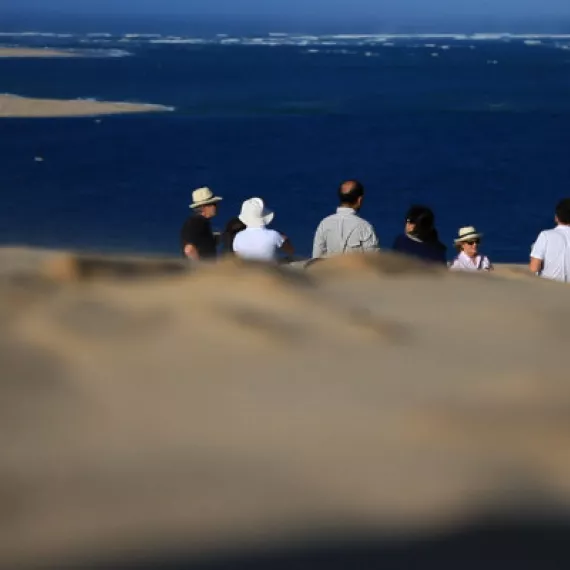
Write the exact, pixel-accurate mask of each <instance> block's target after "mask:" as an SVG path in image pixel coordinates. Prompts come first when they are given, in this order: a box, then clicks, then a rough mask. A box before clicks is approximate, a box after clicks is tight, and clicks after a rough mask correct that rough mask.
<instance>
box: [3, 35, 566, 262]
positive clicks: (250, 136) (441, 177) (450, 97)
mask: <svg viewBox="0 0 570 570" xmlns="http://www.w3.org/2000/svg"><path fill="white" fill-rule="evenodd" d="M0 45H20V46H21V45H30V46H50V47H61V48H66V49H75V50H82V51H83V52H84V53H85V54H86V55H88V56H89V57H85V58H76V59H75V58H74V59H0V92H4V93H15V94H19V95H23V96H33V97H53V98H71V99H75V98H95V99H100V100H112V101H136V102H149V103H159V104H163V105H167V106H173V107H175V109H176V110H175V111H174V112H171V113H164V114H156V115H155V114H148V115H136V116H115V117H103V118H101V119H100V120H96V119H94V118H79V119H41V120H38V119H35V120H29V119H3V120H0V191H1V192H2V197H3V199H2V208H1V209H0V242H2V243H18V244H22V243H25V244H33V245H45V246H58V247H60V246H61V247H74V248H86V249H94V250H102V251H110V250H113V251H117V250H119V251H149V252H151V251H152V252H163V253H171V254H177V253H178V232H179V229H180V226H181V224H182V222H183V220H184V219H185V217H186V216H187V215H188V203H189V200H190V194H191V191H192V189H193V188H195V187H198V186H202V185H208V186H210V187H212V188H213V189H214V190H215V191H216V193H218V194H220V195H222V196H224V198H225V200H224V202H223V207H222V209H221V212H220V216H219V218H216V220H215V221H216V224H217V225H218V227H219V228H221V227H222V226H223V224H224V223H225V221H226V220H227V219H228V218H230V217H232V216H234V215H235V214H236V213H237V212H238V211H239V206H240V204H241V201H242V200H244V199H246V198H248V197H250V196H254V195H259V196H262V197H264V198H265V200H266V201H267V203H268V205H269V206H270V207H272V208H273V209H275V211H276V218H275V223H274V225H275V227H277V228H278V229H280V230H282V231H284V232H285V233H287V234H288V235H289V236H290V237H291V238H292V240H293V242H294V244H295V245H296V246H297V249H298V251H299V252H300V253H301V254H308V253H309V252H310V249H311V243H312V237H313V232H314V229H315V227H316V225H317V224H318V222H319V220H320V219H321V218H322V217H323V216H325V215H327V214H328V213H330V212H332V211H333V210H334V208H335V207H336V187H337V186H338V184H339V182H340V181H342V180H343V179H346V178H352V177H355V178H358V179H360V180H361V181H362V182H363V183H364V184H365V186H366V189H367V195H366V200H365V205H364V209H363V211H362V215H363V216H364V217H366V218H367V219H369V220H370V221H371V222H372V223H373V224H374V225H375V226H376V228H377V231H378V234H379V237H380V240H381V243H382V244H383V245H385V246H389V245H391V243H392V240H393V239H394V236H395V235H396V234H397V233H398V232H400V231H401V229H402V227H403V219H404V215H405V211H406V209H407V208H408V206H409V205H410V204H412V203H418V202H419V203H425V204H428V205H430V206H431V207H432V208H433V209H434V211H435V212H436V217H437V222H438V228H439V230H440V234H441V237H442V238H443V240H444V241H445V242H447V243H448V244H451V241H452V239H453V236H454V234H455V233H456V231H457V228H458V227H459V226H464V225H476V226H477V227H478V228H480V229H481V230H482V231H483V232H484V233H485V236H486V238H485V250H486V252H487V253H488V254H489V255H490V256H491V257H492V259H494V260H495V261H505V262H507V261H508V262H518V261H525V260H526V259H527V258H528V252H529V248H530V244H531V243H532V241H533V240H534V238H535V237H536V234H537V232H538V231H539V230H540V229H543V228H544V227H547V226H550V225H552V215H553V214H552V212H553V208H554V205H555V203H556V201H557V200H558V199H559V198H561V197H564V196H569V195H570V160H569V159H568V155H569V148H570V49H569V48H570V37H549V38H539V39H537V38H530V39H529V38H528V37H526V38H522V37H511V36H500V37H499V36H490V37H468V36H460V35H458V36H455V37H451V36H445V37H438V38H433V37H432V38H427V37H423V36H407V37H396V38H394V37H387V36H373V37H372V36H368V37H342V36H312V37H308V36H303V37H299V36H295V35H292V34H273V35H268V34H265V35H258V36H255V37H254V36H245V35H244V36H225V35H212V36H208V37H206V38H204V37H198V36H195V37H184V36H168V35H167V34H156V35H153V36H144V37H141V36H136V35H134V34H130V35H126V33H125V32H122V33H118V32H116V31H114V32H105V31H103V32H98V33H97V34H95V35H94V34H90V35H88V34H87V33H85V32H81V33H76V32H71V33H69V34H54V35H50V34H47V35H46V34H43V35H40V34H28V35H21V34H20V35H4V36H0ZM38 156H40V157H42V158H43V161H42V162H36V161H35V160H34V158H35V157H38Z"/></svg>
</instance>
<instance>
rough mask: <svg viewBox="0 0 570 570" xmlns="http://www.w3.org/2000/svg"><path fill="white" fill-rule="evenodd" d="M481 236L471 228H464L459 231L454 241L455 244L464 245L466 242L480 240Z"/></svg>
mask: <svg viewBox="0 0 570 570" xmlns="http://www.w3.org/2000/svg"><path fill="white" fill-rule="evenodd" d="M482 237H483V234H482V233H481V232H478V231H477V230H476V228H474V227H473V226H466V227H465V228H460V229H459V235H458V237H457V238H456V239H455V243H464V242H466V241H471V240H474V239H481V238H482Z"/></svg>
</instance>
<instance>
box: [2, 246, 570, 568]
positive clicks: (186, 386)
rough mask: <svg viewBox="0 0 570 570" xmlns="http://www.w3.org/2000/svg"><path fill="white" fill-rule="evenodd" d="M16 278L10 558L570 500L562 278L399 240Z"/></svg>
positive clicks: (11, 283)
mask: <svg viewBox="0 0 570 570" xmlns="http://www.w3.org/2000/svg"><path fill="white" fill-rule="evenodd" d="M0 290H1V294H0V320H1V322H2V326H1V327H0V371H1V376H0V378H1V380H0V448H1V449H2V453H1V454H0V513H1V515H0V567H2V568H19V567H30V568H35V567H40V566H41V567H42V568H43V567H50V568H52V567H53V568H62V567H63V565H64V563H67V564H69V565H70V567H74V568H80V567H85V566H84V564H85V563H86V562H87V561H90V560H99V561H109V560H111V561H114V564H110V565H109V566H108V567H109V568H119V567H122V566H121V565H120V564H119V563H118V562H117V561H120V560H123V561H131V562H132V561H133V560H136V558H137V557H143V558H145V557H148V556H150V555H154V556H160V555H162V554H168V553H170V554H172V553H173V552H181V553H183V554H184V556H189V557H194V556H196V557H198V558H199V556H200V555H220V553H223V552H225V549H231V552H233V553H239V552H241V551H242V550H243V549H249V551H256V549H261V548H262V547H265V548H270V546H271V547H276V546H275V545H280V544H281V545H283V544H288V543H289V542H290V541H295V539H303V538H306V537H311V536H313V537H315V536H316V537H325V538H326V537H329V539H330V541H331V542H330V544H331V545H332V544H338V541H342V540H343V539H344V537H347V536H352V535H356V536H365V535H368V534H369V535H371V536H374V537H377V538H376V539H375V541H374V545H375V547H377V546H378V545H379V544H381V542H380V539H381V538H382V539H387V540H391V538H394V537H396V536H397V537H400V539H401V540H408V539H410V537H423V539H425V540H431V539H432V538H434V537H436V538H437V537H442V536H446V533H450V532H453V531H455V530H456V529H458V528H460V527H462V525H468V524H470V523H471V522H472V521H476V520H478V518H479V517H480V516H482V515H485V514H490V515H495V516H500V515H505V516H506V515H511V516H512V517H515V518H518V519H519V520H525V521H532V520H534V518H535V517H537V516H539V515H541V514H544V513H547V514H552V513H554V512H556V513H562V514H564V515H567V514H568V512H569V510H570V453H569V452H568V450H569V449H570V419H569V418H570V385H569V374H568V360H567V356H566V355H567V351H568V348H569V346H570V344H569V343H570V327H568V314H569V313H568V311H569V309H568V307H569V306H570V304H569V302H568V301H569V295H570V289H569V288H567V287H566V286H564V285H560V284H556V283H550V282H545V281H542V280H539V279H537V278H532V277H526V276H523V275H522V274H521V273H520V272H517V271H516V270H510V269H508V268H507V269H505V270H504V274H503V275H465V274H449V273H448V272H446V271H444V270H439V269H433V268H426V267H424V266H422V265H420V264H419V263H416V262H413V261H410V260H406V259H403V258H399V257H396V256H393V255H390V254H379V255H370V256H360V255H353V256H347V257H344V258H337V259H331V260H327V261H323V262H320V263H317V264H315V265H313V266H312V267H311V268H309V269H307V270H305V271H301V270H292V269H290V268H277V267H267V266H260V265H247V264H243V263H239V262H236V261H231V260H228V261H224V262H221V263H219V264H217V265H213V266H204V267H201V268H198V269H196V270H195V271H192V272H187V270H186V266H185V265H184V264H183V263H182V262H179V261H176V260H175V261H170V260H146V261H143V260H141V261H138V260H128V259H124V260H121V259H110V258H109V259H104V258H87V257H77V256H73V255H65V254H58V253H52V252H42V251H40V250H24V249H3V250H0ZM540 536H541V537H542V538H541V540H545V539H546V538H545V537H548V536H550V535H546V534H544V533H542V534H541V535H540ZM331 537H336V538H334V539H333V538H331ZM438 540H439V539H438ZM403 544H407V543H403ZM501 544H502V545H504V544H507V543H505V542H504V541H502V542H501ZM508 544H510V543H508ZM534 544H536V541H535V542H533V541H532V540H528V541H525V540H523V541H518V542H517V547H516V549H517V552H522V553H523V554H520V556H524V553H525V552H526V550H525V549H527V548H531V547H532V545H534ZM540 544H542V543H540ZM401 548H402V549H403V550H402V552H405V551H406V548H407V547H406V548H404V547H401ZM521 549H522V550H521ZM398 552H400V551H398ZM422 552H423V551H422ZM477 552H479V551H477ZM562 552H563V553H564V554H563V556H566V557H567V558H568V553H567V548H564V549H563V550H562ZM549 553H550V560H554V561H556V562H560V560H557V559H556V556H557V553H556V552H555V551H553V550H552V549H551V548H549ZM478 555H480V553H479V554H478ZM236 556H237V554H236ZM355 556H356V555H352V556H351V557H350V561H351V562H350V563H349V564H348V565H347V566H346V568H359V567H362V568H364V567H366V568H374V567H380V566H378V565H377V566H371V565H370V564H363V565H359V564H358V563H357V558H355ZM462 556H469V551H468V549H467V550H462ZM507 558H508V557H507ZM382 560H384V564H383V565H382V566H381V567H382V568H396V567H398V568H400V567H402V568H403V567H405V568H409V567H411V566H396V565H394V564H392V563H393V562H394V561H393V560H392V559H390V560H392V563H388V562H387V559H385V558H382ZM508 561H509V560H508V559H506V558H505V556H503V557H502V558H501V559H500V560H495V562H497V564H498V563H500V564H501V565H502V566H501V568H508V567H509V566H508V565H505V564H506V562H508ZM337 562H338V560H337ZM376 562H378V560H377V561H376ZM421 562H422V565H421V567H425V568H432V567H436V566H430V565H429V563H430V562H433V560H431V559H430V558H429V556H428V555H427V554H426V553H425V552H424V553H423V554H422V555H421ZM531 562H532V560H531ZM537 562H538V563H540V564H539V565H538V566H536V567H537V568H541V569H543V568H550V567H551V566H549V565H548V564H542V562H543V561H541V560H537ZM566 562H568V559H566ZM391 564H392V565H391ZM105 567H107V566H105ZM156 567H157V568H158V567H161V568H163V567H164V566H159V565H157V566H156ZM177 567H179V568H182V567H188V568H190V567H193V568H194V567H198V566H196V565H188V566H177ZM200 567H201V566H200ZM207 567H208V568H213V567H216V568H218V566H207ZM220 567H221V566H220ZM245 567H249V566H248V565H247V564H245V563H244V564H241V565H240V564H239V563H236V562H234V563H233V564H230V565H228V568H245ZM255 567H256V568H261V567H263V568H265V567H266V566H259V565H258V566H255ZM278 567H279V568H281V566H278V565H275V564H273V565H269V566H267V568H278ZM285 567H286V566H285ZM291 567H292V566H291ZM301 567H302V568H305V566H301V565H299V566H295V568H301ZM306 567H307V568H309V567H310V568H320V567H321V566H319V564H316V563H314V562H313V563H312V564H311V565H309V566H306ZM323 567H326V568H339V567H341V566H339V565H338V564H337V565H330V564H328V565H326V566H323ZM342 567H343V568H344V566H342ZM414 567H420V566H414ZM441 567H442V566H438V568H441ZM451 567H453V568H458V567H466V566H462V565H460V564H459V563H458V562H457V561H456V562H455V563H454V564H452V566H451ZM481 567H485V568H490V567H495V566H492V565H491V566H490V565H489V564H487V565H486V566H481ZM524 567H525V568H528V567H531V566H528V565H526V566H524ZM532 567H533V568H534V566H532ZM555 567H556V566H555ZM557 567H560V568H562V567H568V566H567V565H562V566H557ZM469 568H471V566H469Z"/></svg>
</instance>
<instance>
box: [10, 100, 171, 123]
mask: <svg viewBox="0 0 570 570" xmlns="http://www.w3.org/2000/svg"><path fill="white" fill-rule="evenodd" d="M172 110H173V109H172V108H171V107H165V106H164V105H152V104H146V103H114V102H107V101H87V100H81V99H76V100H64V99H61V100H60V99H33V98H29V97H18V96H16V95H0V118H49V117H91V116H97V115H117V114H124V113H160V112H163V113H164V112H166V111H172Z"/></svg>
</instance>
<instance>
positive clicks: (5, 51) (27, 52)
mask: <svg viewBox="0 0 570 570" xmlns="http://www.w3.org/2000/svg"><path fill="white" fill-rule="evenodd" d="M0 57H29V58H36V57H79V56H78V54H76V53H73V52H70V51H63V50H57V49H48V48H46V49H44V48H19V47H18V48H6V47H3V48H0Z"/></svg>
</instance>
